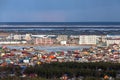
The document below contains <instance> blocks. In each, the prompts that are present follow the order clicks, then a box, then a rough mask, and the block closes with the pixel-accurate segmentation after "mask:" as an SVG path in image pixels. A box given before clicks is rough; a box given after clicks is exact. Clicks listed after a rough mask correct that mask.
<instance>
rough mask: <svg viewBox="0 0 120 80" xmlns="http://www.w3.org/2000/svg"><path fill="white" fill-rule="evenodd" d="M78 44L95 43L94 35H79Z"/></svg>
mask: <svg viewBox="0 0 120 80" xmlns="http://www.w3.org/2000/svg"><path fill="white" fill-rule="evenodd" d="M79 44H81V45H96V35H80V37H79Z"/></svg>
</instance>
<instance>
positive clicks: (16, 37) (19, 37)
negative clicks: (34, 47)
mask: <svg viewBox="0 0 120 80" xmlns="http://www.w3.org/2000/svg"><path fill="white" fill-rule="evenodd" d="M21 39H22V36H21V35H17V34H16V35H14V40H21Z"/></svg>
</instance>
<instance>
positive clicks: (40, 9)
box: [0, 0, 120, 22]
mask: <svg viewBox="0 0 120 80" xmlns="http://www.w3.org/2000/svg"><path fill="white" fill-rule="evenodd" d="M0 22H120V0H0Z"/></svg>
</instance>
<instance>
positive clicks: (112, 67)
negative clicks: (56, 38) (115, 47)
mask: <svg viewBox="0 0 120 80" xmlns="http://www.w3.org/2000/svg"><path fill="white" fill-rule="evenodd" d="M119 69H120V63H105V62H95V63H77V62H64V63H58V62H57V63H50V64H48V63H45V64H42V65H36V66H34V67H32V66H30V67H28V68H27V69H26V70H25V73H26V74H28V75H29V74H32V73H35V74H37V75H38V76H40V77H43V78H53V77H56V78H59V77H61V76H62V75H63V74H68V76H69V77H74V76H75V77H79V76H83V77H88V76H91V77H92V76H93V77H103V76H104V75H108V76H112V77H116V74H117V73H118V71H119Z"/></svg>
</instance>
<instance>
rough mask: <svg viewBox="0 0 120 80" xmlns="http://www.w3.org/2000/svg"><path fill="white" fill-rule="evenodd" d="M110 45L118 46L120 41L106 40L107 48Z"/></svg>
mask: <svg viewBox="0 0 120 80" xmlns="http://www.w3.org/2000/svg"><path fill="white" fill-rule="evenodd" d="M110 44H120V39H107V46H109V45H110Z"/></svg>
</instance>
